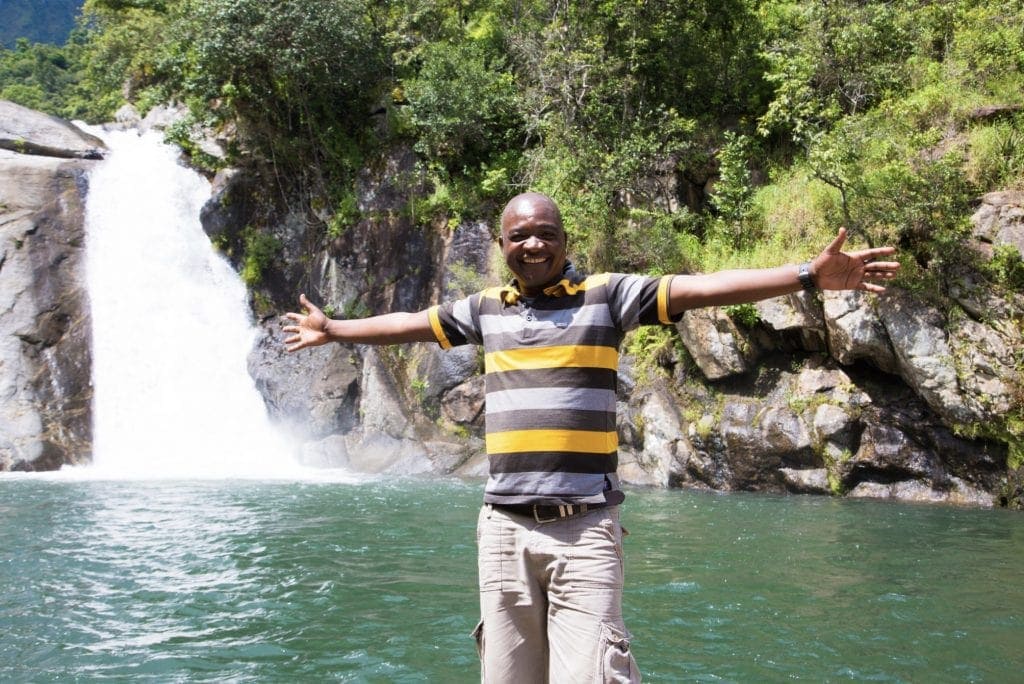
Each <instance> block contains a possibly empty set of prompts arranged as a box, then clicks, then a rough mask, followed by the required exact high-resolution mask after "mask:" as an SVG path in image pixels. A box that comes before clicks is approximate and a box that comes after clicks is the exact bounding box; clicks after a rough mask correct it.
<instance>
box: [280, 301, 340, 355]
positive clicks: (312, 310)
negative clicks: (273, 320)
mask: <svg viewBox="0 0 1024 684" xmlns="http://www.w3.org/2000/svg"><path fill="white" fill-rule="evenodd" d="M299 304H301V305H302V308H303V309H305V310H306V313H304V314H301V313H291V312H289V313H286V314H285V315H284V316H285V318H287V319H288V320H290V321H294V322H295V325H286V326H284V327H283V328H282V330H283V331H284V332H286V333H294V334H293V335H291V336H290V337H286V338H285V340H284V343H285V345H286V346H285V349H286V350H287V351H290V352H294V351H299V350H300V349H305V348H306V347H318V346H320V345H322V344H326V343H327V342H328V341H329V337H328V335H327V316H325V315H324V312H323V311H321V310H320V309H319V308H318V307H316V306H314V305H313V304H312V303H310V301H309V300H308V299H306V295H304V294H302V295H299Z"/></svg>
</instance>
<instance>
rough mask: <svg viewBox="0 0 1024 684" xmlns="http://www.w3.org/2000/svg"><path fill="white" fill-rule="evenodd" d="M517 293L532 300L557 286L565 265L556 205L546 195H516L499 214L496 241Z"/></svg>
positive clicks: (559, 219) (559, 218)
mask: <svg viewBox="0 0 1024 684" xmlns="http://www.w3.org/2000/svg"><path fill="white" fill-rule="evenodd" d="M498 244H499V245H500V246H501V253H502V254H503V255H504V257H505V263H507V264H508V267H509V268H510V269H512V273H514V274H515V276H516V280H518V281H519V289H520V290H521V291H522V293H523V294H524V295H526V296H527V297H532V296H535V295H537V294H540V292H541V291H542V290H543V289H544V288H545V287H547V286H549V285H553V284H555V283H557V282H558V280H559V279H560V278H561V276H562V267H563V266H564V265H565V231H564V230H563V229H562V216H561V214H559V212H558V207H557V206H555V203H554V202H553V201H551V199H550V198H549V197H547V196H545V195H541V194H539V193H527V194H523V195H517V196H516V197H513V198H512V200H511V201H510V202H509V203H508V204H507V205H506V206H505V211H503V212H502V214H501V237H500V238H498Z"/></svg>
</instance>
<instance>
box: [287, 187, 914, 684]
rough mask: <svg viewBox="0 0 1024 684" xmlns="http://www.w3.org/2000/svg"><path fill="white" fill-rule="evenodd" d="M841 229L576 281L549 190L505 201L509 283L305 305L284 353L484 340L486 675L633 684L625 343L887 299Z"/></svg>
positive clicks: (873, 266) (885, 264)
mask: <svg viewBox="0 0 1024 684" xmlns="http://www.w3.org/2000/svg"><path fill="white" fill-rule="evenodd" d="M845 240H846V232H845V230H844V229H840V230H839V234H838V235H837V237H836V238H835V240H833V241H832V243H831V244H830V245H829V246H828V247H826V248H825V250H824V251H823V252H822V253H821V254H819V255H818V256H817V257H816V258H815V259H814V260H813V261H811V262H808V263H805V264H802V265H800V266H795V265H788V266H779V267H777V268H767V269H740V270H731V271H720V272H718V273H712V274H706V275H676V276H671V275H669V276H664V277H661V278H648V277H642V276H633V275H623V274H603V275H597V276H590V277H586V278H584V277H582V276H580V275H579V274H577V273H576V271H575V270H574V269H573V268H572V265H571V264H570V263H569V262H568V261H567V259H566V236H565V231H564V230H563V228H562V219H561V216H560V214H559V211H558V207H557V206H556V205H555V203H554V202H553V201H552V200H551V199H550V198H548V197H546V196H545V195H541V194H538V193H525V194H522V195H518V196H516V197H514V198H513V199H512V200H511V201H510V202H509V203H508V205H506V207H505V209H504V211H503V212H502V215H501V237H500V238H499V242H498V244H499V245H500V247H501V251H502V254H503V255H504V257H505V261H506V263H507V264H508V267H509V268H510V269H511V271H512V273H513V274H514V276H515V281H514V282H513V283H512V284H510V285H508V286H505V287H495V288H489V289H487V290H484V291H482V292H479V293H476V294H474V295H471V296H469V297H466V298H464V299H461V300H459V301H456V302H450V303H445V304H442V305H439V306H433V307H430V308H428V309H425V310H423V311H420V312H418V313H391V314H384V315H381V316H373V317H370V318H365V319H361V320H328V319H327V318H326V317H325V316H324V314H323V313H322V312H321V311H320V310H319V309H318V308H317V307H315V306H313V305H312V304H311V303H310V302H309V301H308V300H307V299H306V297H305V295H302V296H301V297H300V302H301V303H302V305H303V307H305V308H306V310H307V312H308V313H306V314H298V313H289V314H286V316H287V318H288V319H290V320H291V321H292V322H293V325H288V326H285V327H284V331H285V332H288V333H292V334H291V336H290V337H288V338H286V339H285V344H286V345H287V349H288V351H297V350H299V349H304V348H306V347H311V346H316V345H321V344H325V343H326V342H349V343H362V344H394V343H400V342H437V343H438V344H440V345H441V346H442V347H444V348H449V347H451V346H455V345H459V344H482V345H483V347H484V351H485V356H484V366H485V371H486V378H485V382H486V392H487V398H486V422H487V430H486V431H487V435H486V445H487V453H488V457H489V458H488V460H489V463H490V477H489V478H488V481H487V485H486V487H485V492H484V506H483V508H482V509H481V512H480V517H479V520H478V523H477V544H478V547H479V561H478V562H479V572H480V576H479V581H480V607H481V615H482V619H481V623H480V625H479V626H478V627H477V630H476V632H475V636H476V638H477V643H478V647H479V650H480V657H481V665H482V668H483V678H484V680H485V681H488V682H517V683H519V682H545V681H552V682H559V683H561V682H592V681H639V679H640V676H639V673H638V671H637V668H636V663H635V661H634V660H633V657H632V655H631V654H630V651H629V633H628V631H627V630H626V627H625V625H624V624H623V620H622V585H623V573H622V528H621V526H620V525H619V517H618V506H619V504H620V503H621V502H622V501H623V499H624V498H625V497H624V495H623V493H622V490H621V488H620V486H619V481H618V478H617V477H616V467H617V446H618V441H617V433H616V426H615V381H616V368H617V365H618V348H619V345H620V343H621V340H622V336H623V334H624V333H625V332H626V331H628V330H631V329H633V328H635V327H637V326H639V325H646V324H659V323H660V324H671V323H673V322H675V321H677V320H678V319H679V318H680V316H681V315H682V313H683V312H684V311H685V310H687V309H693V308H697V307H703V306H720V305H725V304H739V303H743V302H752V301H756V300H760V299H766V298H769V297H776V296H779V295H784V294H789V293H792V292H796V291H798V290H800V289H802V288H806V289H813V288H815V287H818V288H822V289H861V290H867V291H869V292H882V291H883V290H884V288H882V287H881V286H879V285H876V284H874V283H872V282H869V280H876V279H877V280H888V279H890V278H893V277H894V276H895V274H896V271H897V270H898V268H899V264H898V263H897V262H891V261H874V259H876V258H878V257H881V256H885V255H889V254H892V253H893V252H894V251H895V250H893V249H892V248H889V247H882V248H875V249H866V250H861V251H857V252H850V253H844V252H842V251H841V248H842V246H843V243H844V242H845Z"/></svg>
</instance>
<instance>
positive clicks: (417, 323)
mask: <svg viewBox="0 0 1024 684" xmlns="http://www.w3.org/2000/svg"><path fill="white" fill-rule="evenodd" d="M299 303H300V304H302V307H303V308H304V309H305V310H306V313H291V312H289V313H286V314H285V318H287V319H288V320H290V321H292V322H293V323H294V325H286V326H284V328H282V330H284V332H286V333H292V335H291V336H290V337H286V338H285V340H284V343H285V345H287V346H286V347H285V349H287V350H288V351H290V352H294V351H298V350H300V349H305V348H306V347H318V346H320V345H322V344H327V343H328V342H352V343H356V344H399V343H401V342H436V341H437V338H436V337H435V336H434V331H433V329H432V328H431V327H430V319H429V317H428V316H427V312H426V310H424V311H419V312H417V313H404V312H402V313H390V314H383V315H381V316H370V317H369V318H357V319H352V320H335V319H331V318H327V316H325V315H324V312H323V311H321V310H320V309H319V308H318V307H316V306H314V305H313V304H312V303H310V301H309V300H308V299H306V295H300V296H299Z"/></svg>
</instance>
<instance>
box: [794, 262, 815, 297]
mask: <svg viewBox="0 0 1024 684" xmlns="http://www.w3.org/2000/svg"><path fill="white" fill-rule="evenodd" d="M796 277H797V278H799V279H800V284H801V285H803V286H804V289H805V290H813V289H815V286H814V279H813V278H811V262H809V261H805V262H804V263H802V264H800V268H799V269H798V270H797V272H796Z"/></svg>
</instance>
